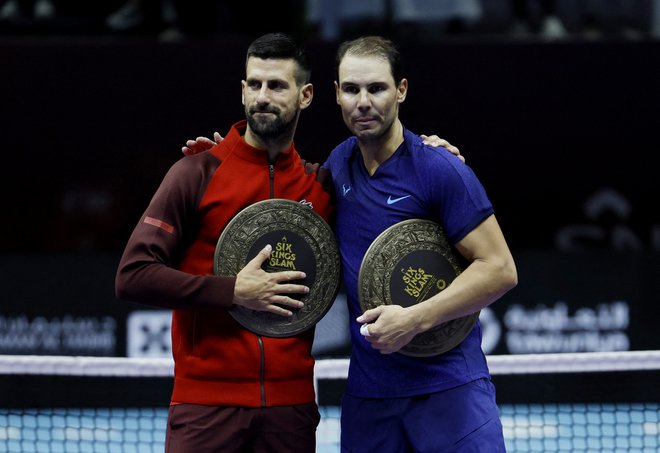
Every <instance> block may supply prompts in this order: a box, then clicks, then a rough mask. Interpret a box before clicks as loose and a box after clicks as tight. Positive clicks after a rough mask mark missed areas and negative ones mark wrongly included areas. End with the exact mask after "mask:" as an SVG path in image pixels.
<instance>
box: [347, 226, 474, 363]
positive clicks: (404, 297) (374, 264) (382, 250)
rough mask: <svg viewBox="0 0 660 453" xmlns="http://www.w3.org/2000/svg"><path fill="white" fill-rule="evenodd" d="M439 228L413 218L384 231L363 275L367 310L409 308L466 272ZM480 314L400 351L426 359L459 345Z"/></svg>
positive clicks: (361, 286)
mask: <svg viewBox="0 0 660 453" xmlns="http://www.w3.org/2000/svg"><path fill="white" fill-rule="evenodd" d="M462 270H463V269H462V267H461V265H460V264H459V261H458V259H457V257H456V255H455V254H454V252H453V251H452V249H451V247H450V246H449V243H448V242H447V239H446V238H445V235H444V232H443V231H442V228H441V227H440V225H438V224H437V223H435V222H432V221H430V220H422V219H409V220H404V221H402V222H399V223H396V224H395V225H392V226H391V227H389V228H388V229H386V230H385V231H383V232H382V233H381V234H380V235H379V236H378V237H377V238H376V239H375V240H374V242H373V243H372V244H371V245H370V246H369V248H368V249H367V252H366V253H365V255H364V258H363V260H362V264H361V266H360V272H359V274H358V297H359V301H360V307H361V308H362V310H363V311H366V310H368V309H371V308H375V307H377V306H379V305H383V304H387V305H392V304H396V305H401V306H403V307H409V306H411V305H414V304H417V303H419V302H422V301H424V300H426V299H428V298H430V297H432V296H434V295H436V294H438V293H439V292H440V291H442V290H443V289H445V288H446V287H447V286H449V284H450V283H451V282H452V281H453V280H454V278H456V276H458V275H459V274H460V273H461V272H462ZM478 319H479V312H477V313H473V314H471V315H468V316H464V317H461V318H457V319H454V320H452V321H449V322H446V323H443V324H441V325H439V326H436V327H434V328H433V329H431V330H429V331H426V332H423V333H420V334H418V335H416V336H415V337H414V338H413V339H412V341H411V342H410V343H409V344H407V345H406V346H404V347H403V348H401V350H400V351H399V352H401V353H402V354H405V355H409V356H415V357H426V356H432V355H437V354H442V353H444V352H447V351H449V350H450V349H452V348H454V347H455V346H457V345H458V344H459V343H460V342H461V341H463V340H464V339H465V337H466V336H467V335H468V334H469V333H470V331H471V330H472V328H473V327H474V325H475V324H476V322H477V320H478Z"/></svg>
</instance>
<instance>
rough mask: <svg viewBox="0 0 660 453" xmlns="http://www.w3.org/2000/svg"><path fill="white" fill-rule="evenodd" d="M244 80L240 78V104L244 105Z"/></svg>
mask: <svg viewBox="0 0 660 453" xmlns="http://www.w3.org/2000/svg"><path fill="white" fill-rule="evenodd" d="M245 85H246V82H245V80H241V104H243V105H245Z"/></svg>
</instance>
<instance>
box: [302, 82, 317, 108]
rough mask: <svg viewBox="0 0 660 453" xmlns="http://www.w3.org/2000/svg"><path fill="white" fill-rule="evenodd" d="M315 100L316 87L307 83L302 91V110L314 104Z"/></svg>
mask: <svg viewBox="0 0 660 453" xmlns="http://www.w3.org/2000/svg"><path fill="white" fill-rule="evenodd" d="M312 99H314V85H312V84H311V83H307V84H305V85H303V87H302V90H300V109H301V110H304V109H306V108H307V107H309V106H310V105H311V104H312Z"/></svg>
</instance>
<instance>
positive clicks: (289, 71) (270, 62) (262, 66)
mask: <svg viewBox="0 0 660 453" xmlns="http://www.w3.org/2000/svg"><path fill="white" fill-rule="evenodd" d="M295 70H296V62H295V61H294V60H293V59H291V58H286V59H285V58H266V59H264V58H257V57H250V58H248V60H247V65H246V67H245V72H246V74H247V76H248V77H250V75H251V74H253V75H259V76H262V75H265V74H277V75H278V76H279V77H289V76H290V77H293V76H294V74H295Z"/></svg>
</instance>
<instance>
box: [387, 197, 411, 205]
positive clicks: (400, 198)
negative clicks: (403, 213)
mask: <svg viewBox="0 0 660 453" xmlns="http://www.w3.org/2000/svg"><path fill="white" fill-rule="evenodd" d="M409 196H410V195H406V196H404V197H399V198H392V195H390V196H389V197H387V204H394V203H398V202H399V201H401V200H405V199H406V198H408V197H409Z"/></svg>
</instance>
